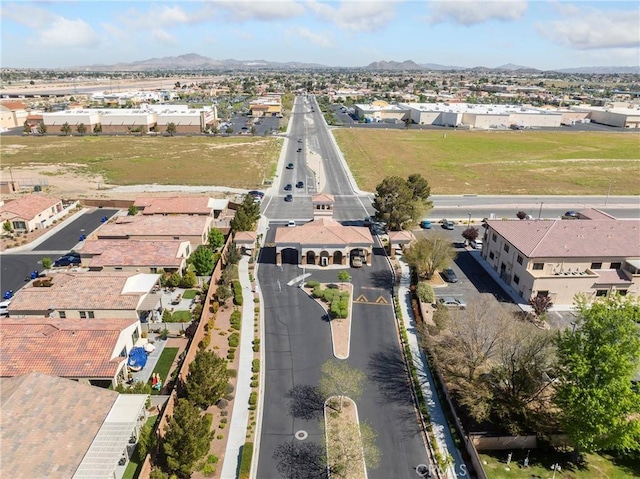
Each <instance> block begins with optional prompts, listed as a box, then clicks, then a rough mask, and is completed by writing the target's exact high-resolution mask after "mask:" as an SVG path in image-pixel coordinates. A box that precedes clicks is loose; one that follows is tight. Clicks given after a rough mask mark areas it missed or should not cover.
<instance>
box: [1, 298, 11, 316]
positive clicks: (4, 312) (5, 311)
mask: <svg viewBox="0 0 640 479" xmlns="http://www.w3.org/2000/svg"><path fill="white" fill-rule="evenodd" d="M10 304H11V300H10V299H7V300H5V301H2V302H0V317H4V316H9V305H10Z"/></svg>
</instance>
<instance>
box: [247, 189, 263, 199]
mask: <svg viewBox="0 0 640 479" xmlns="http://www.w3.org/2000/svg"><path fill="white" fill-rule="evenodd" d="M249 196H253V197H254V198H264V193H263V192H262V191H257V190H251V191H250V192H249Z"/></svg>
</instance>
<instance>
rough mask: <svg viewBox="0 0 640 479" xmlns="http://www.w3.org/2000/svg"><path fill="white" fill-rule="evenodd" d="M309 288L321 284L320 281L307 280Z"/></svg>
mask: <svg viewBox="0 0 640 479" xmlns="http://www.w3.org/2000/svg"><path fill="white" fill-rule="evenodd" d="M306 286H307V288H312V289H313V288H315V287H317V286H320V283H319V282H318V281H307V284H306Z"/></svg>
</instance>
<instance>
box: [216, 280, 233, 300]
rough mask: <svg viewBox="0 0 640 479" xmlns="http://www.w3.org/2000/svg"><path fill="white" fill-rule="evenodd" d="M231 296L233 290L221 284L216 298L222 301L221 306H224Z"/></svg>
mask: <svg viewBox="0 0 640 479" xmlns="http://www.w3.org/2000/svg"><path fill="white" fill-rule="evenodd" d="M231 294H232V293H231V290H230V289H229V286H227V285H226V284H221V285H220V286H218V288H217V289H216V296H217V297H218V300H219V301H220V303H221V304H224V303H225V302H226V301H227V299H229V298H230V297H231Z"/></svg>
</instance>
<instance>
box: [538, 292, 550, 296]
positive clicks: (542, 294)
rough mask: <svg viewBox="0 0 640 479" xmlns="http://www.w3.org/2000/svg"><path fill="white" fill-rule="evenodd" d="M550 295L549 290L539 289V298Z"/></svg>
mask: <svg viewBox="0 0 640 479" xmlns="http://www.w3.org/2000/svg"><path fill="white" fill-rule="evenodd" d="M547 296H549V291H538V298H546V297H547Z"/></svg>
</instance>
